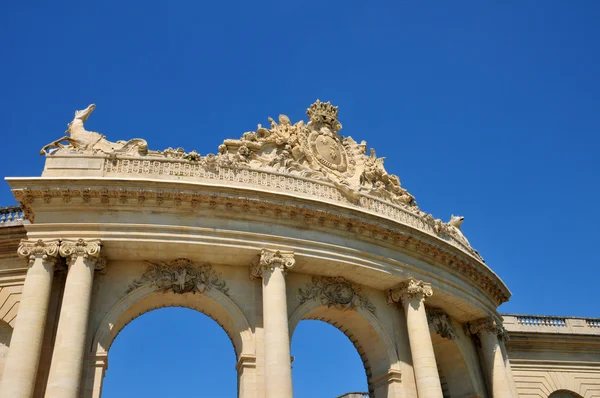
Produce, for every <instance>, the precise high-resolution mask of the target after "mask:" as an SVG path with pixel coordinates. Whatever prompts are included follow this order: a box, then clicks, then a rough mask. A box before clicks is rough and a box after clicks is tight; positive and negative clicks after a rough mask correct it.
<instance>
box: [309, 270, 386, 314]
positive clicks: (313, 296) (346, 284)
mask: <svg viewBox="0 0 600 398" xmlns="http://www.w3.org/2000/svg"><path fill="white" fill-rule="evenodd" d="M299 299H300V304H304V303H305V302H307V301H309V300H318V301H320V302H321V304H323V305H325V306H327V307H335V308H337V309H340V310H356V309H357V308H359V307H360V308H364V309H366V310H368V311H370V312H372V313H375V305H373V303H371V301H370V300H369V299H368V297H367V296H366V295H365V294H364V292H363V290H362V287H361V286H359V285H357V284H354V283H352V282H350V281H348V280H346V278H344V277H342V276H337V277H320V276H313V278H312V282H311V283H309V284H307V285H306V286H305V287H304V288H300V289H299Z"/></svg>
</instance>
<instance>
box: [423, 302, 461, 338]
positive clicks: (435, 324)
mask: <svg viewBox="0 0 600 398" xmlns="http://www.w3.org/2000/svg"><path fill="white" fill-rule="evenodd" d="M425 311H426V313H427V323H428V324H429V331H430V332H431V333H437V334H439V335H440V336H441V337H443V338H445V339H448V340H455V339H457V338H458V334H456V330H455V329H454V326H453V325H452V320H451V319H450V316H449V315H448V314H447V313H446V311H444V310H443V309H441V308H435V307H425Z"/></svg>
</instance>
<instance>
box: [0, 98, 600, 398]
mask: <svg viewBox="0 0 600 398" xmlns="http://www.w3.org/2000/svg"><path fill="white" fill-rule="evenodd" d="M94 109H95V106H94V105H90V106H89V107H87V108H86V109H84V110H82V111H77V112H76V113H75V117H74V119H73V121H72V122H71V123H69V126H68V130H67V134H68V135H67V136H66V137H63V138H62V139H59V140H58V141H54V142H52V143H51V144H49V145H47V146H45V147H44V148H43V149H42V153H43V154H44V155H45V156H46V165H45V168H44V171H43V173H42V176H41V177H35V178H9V179H8V182H9V184H10V186H11V189H12V191H13V194H14V196H15V198H16V199H17V200H18V201H19V203H20V207H18V208H6V209H4V210H3V211H1V212H0V299H1V300H0V303H2V304H1V306H0V372H1V375H0V396H10V397H32V396H34V397H61V398H63V397H68V398H69V397H70V398H75V397H86V398H87V397H99V396H100V395H101V392H102V382H103V378H104V373H105V370H106V369H107V366H108V359H109V352H110V346H111V344H112V342H113V340H114V338H115V337H116V336H117V334H118V333H119V332H120V331H121V330H122V329H123V328H124V327H125V326H126V325H127V324H128V323H129V322H130V321H131V320H133V319H135V318H136V317H138V316H139V315H141V314H143V313H145V312H148V311H151V310H153V309H155V308H161V307H167V306H184V307H187V308H192V309H196V310H198V311H201V312H203V313H205V314H206V315H208V316H210V317H212V318H213V319H214V320H215V321H216V322H217V323H219V324H220V325H221V326H222V327H223V329H224V330H225V332H226V333H227V334H228V336H229V337H230V339H231V341H232V344H233V347H234V350H235V353H236V356H237V366H236V369H237V371H238V376H239V377H238V391H239V396H240V397H277V398H282V397H291V396H292V374H291V360H290V338H291V337H290V336H292V335H293V333H294V329H295V327H296V326H297V325H298V323H299V322H300V321H301V320H303V319H317V320H322V321H325V322H329V323H331V324H332V325H334V326H336V327H337V328H339V329H340V330H341V331H342V332H343V333H344V334H346V336H348V337H349V338H350V340H351V341H352V342H353V344H354V345H355V347H356V349H357V350H358V352H359V354H360V356H361V359H362V361H363V364H364V368H365V374H366V377H367V381H368V385H369V391H368V392H365V394H366V395H367V396H368V395H370V396H372V397H377V398H379V397H402V398H405V397H406V398H411V397H412V398H417V397H419V398H424V397H438V398H439V397H517V396H523V397H547V396H553V397H555V396H568V395H565V394H573V395H572V396H582V397H593V396H600V388H597V387H596V386H598V385H600V373H599V370H598V369H599V367H600V324H599V321H597V320H593V319H569V318H553V317H533V316H521V315H518V316H504V317H503V316H502V315H500V314H499V313H498V312H497V310H496V309H497V307H498V306H499V305H500V304H502V303H503V302H505V301H507V300H508V299H509V297H510V293H509V291H508V289H507V287H506V286H505V285H504V283H503V282H502V281H501V280H500V278H499V277H498V276H497V275H496V274H495V273H494V272H493V271H492V270H491V269H490V268H489V267H488V266H487V265H486V264H485V262H484V261H483V258H482V257H481V255H480V254H479V253H478V252H477V251H476V250H475V249H473V248H472V247H471V245H470V243H469V241H468V240H467V238H466V237H465V236H464V235H463V233H462V232H461V230H460V226H461V223H462V222H463V220H464V217H459V216H454V215H453V216H451V217H450V220H449V221H448V222H443V221H441V219H436V218H434V217H433V216H432V215H430V214H427V213H425V212H424V211H422V210H421V209H420V208H419V207H418V205H417V202H416V200H415V198H414V197H413V196H412V195H411V194H410V193H409V192H408V191H407V190H406V189H405V188H404V187H403V186H402V185H401V183H400V179H399V178H398V177H397V176H395V175H393V174H389V173H388V172H387V171H386V170H385V168H384V166H383V159H382V158H378V157H377V156H376V154H375V151H374V150H372V149H371V150H367V146H366V143H365V142H364V141H362V142H360V143H359V142H357V141H355V140H354V139H352V138H351V137H345V136H343V135H341V133H340V131H341V128H342V126H341V123H340V122H339V121H338V109H337V108H336V107H334V106H332V105H331V104H329V103H323V102H320V101H317V102H316V103H314V104H313V105H311V106H310V107H309V108H308V110H307V115H308V118H309V120H308V122H304V121H299V122H297V123H292V122H291V121H290V120H289V118H288V117H287V116H285V115H280V116H279V118H278V121H277V122H276V121H275V120H273V119H271V118H269V124H270V126H269V127H263V126H261V125H258V127H257V129H256V130H255V131H250V132H246V133H244V134H243V135H242V137H241V138H240V139H235V140H231V139H228V140H225V141H224V142H223V144H222V145H221V146H219V148H218V152H217V154H208V155H200V154H198V153H197V152H195V151H191V152H186V151H184V150H183V149H181V148H178V149H172V148H168V149H166V150H163V151H155V150H150V149H148V144H147V143H146V141H144V140H142V139H131V140H129V141H117V142H111V141H108V139H107V138H106V137H105V136H104V135H102V134H99V133H96V132H90V131H87V130H85V127H84V123H85V122H86V120H87V118H88V117H89V116H90V115H91V113H92V112H93V111H94ZM509 336H510V339H509V338H508V337H509ZM356 394H358V396H360V394H362V393H356ZM365 394H363V395H365ZM551 394H552V395H551ZM561 394H562V395H561Z"/></svg>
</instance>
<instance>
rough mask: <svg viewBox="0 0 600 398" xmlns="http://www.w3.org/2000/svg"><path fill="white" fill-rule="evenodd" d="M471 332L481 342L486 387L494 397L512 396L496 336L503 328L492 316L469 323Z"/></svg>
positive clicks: (509, 397)
mask: <svg viewBox="0 0 600 398" xmlns="http://www.w3.org/2000/svg"><path fill="white" fill-rule="evenodd" d="M469 331H470V332H471V334H476V335H477V337H479V341H480V342H481V354H482V355H481V356H482V357H483V362H484V363H483V368H484V369H485V375H486V377H487V381H488V388H489V391H490V392H491V395H492V396H493V397H494V398H512V396H513V395H512V389H511V386H510V381H509V378H508V374H507V372H506V365H505V363H504V358H503V356H502V349H501V347H500V341H499V340H498V336H502V335H503V334H504V328H502V326H500V325H499V324H498V323H496V321H495V320H494V319H492V318H482V319H478V320H476V321H474V322H471V323H470V324H469Z"/></svg>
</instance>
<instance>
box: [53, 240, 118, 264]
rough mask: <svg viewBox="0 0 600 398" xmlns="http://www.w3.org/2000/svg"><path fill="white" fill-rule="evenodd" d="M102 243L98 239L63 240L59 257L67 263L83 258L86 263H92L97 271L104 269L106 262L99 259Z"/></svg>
mask: <svg viewBox="0 0 600 398" xmlns="http://www.w3.org/2000/svg"><path fill="white" fill-rule="evenodd" d="M101 247H102V242H101V241H100V239H87V240H84V239H77V240H74V239H64V240H63V241H62V242H61V244H60V249H59V251H60V255H61V256H63V257H65V258H66V259H67V260H68V261H69V262H73V261H75V260H76V259H77V258H78V257H83V258H84V259H86V260H88V261H93V262H94V266H95V268H96V269H97V270H102V269H104V266H105V265H106V260H105V259H103V258H102V257H100V248H101Z"/></svg>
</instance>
